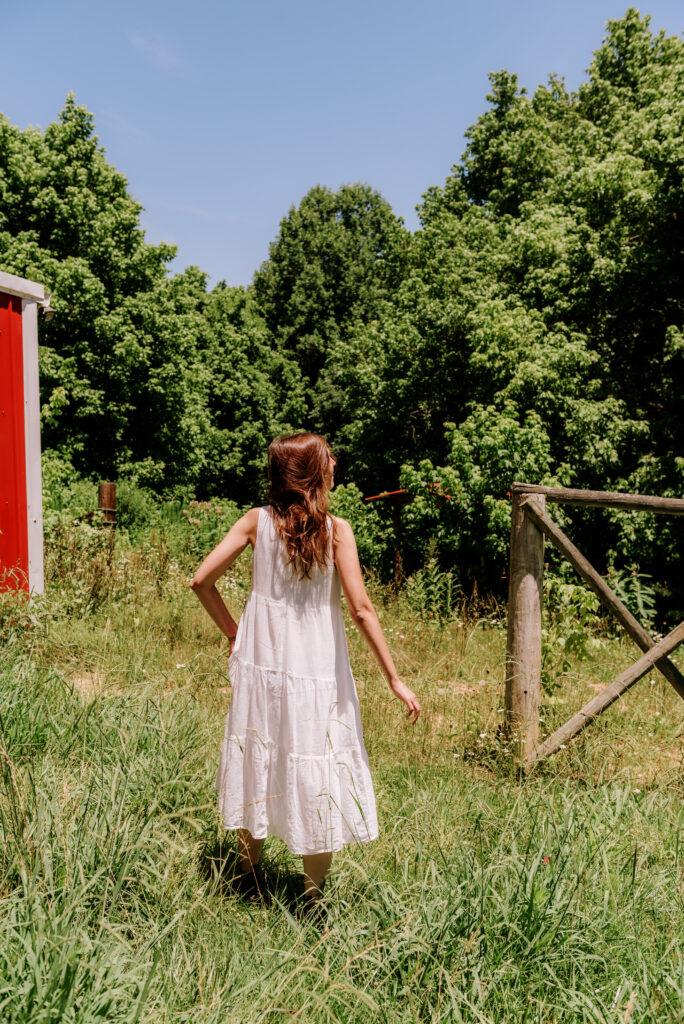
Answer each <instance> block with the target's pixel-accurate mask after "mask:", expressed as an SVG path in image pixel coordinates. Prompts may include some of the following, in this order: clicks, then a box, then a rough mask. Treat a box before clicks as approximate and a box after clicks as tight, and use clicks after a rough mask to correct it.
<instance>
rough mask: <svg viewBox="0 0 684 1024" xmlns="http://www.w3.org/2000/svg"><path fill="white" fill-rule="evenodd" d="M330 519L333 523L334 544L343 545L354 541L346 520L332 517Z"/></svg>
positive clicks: (352, 532)
mask: <svg viewBox="0 0 684 1024" xmlns="http://www.w3.org/2000/svg"><path fill="white" fill-rule="evenodd" d="M330 518H331V519H332V522H333V540H334V542H335V544H340V543H341V544H344V543H345V541H346V542H347V543H349V542H350V541H353V540H354V531H353V530H352V528H351V526H350V525H349V523H348V522H347V520H346V519H342V518H341V517H340V516H333V515H331V516H330Z"/></svg>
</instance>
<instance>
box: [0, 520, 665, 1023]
mask: <svg viewBox="0 0 684 1024" xmlns="http://www.w3.org/2000/svg"><path fill="white" fill-rule="evenodd" d="M201 511H202V514H204V513H205V511H206V510H201ZM181 513H182V510H179V516H180V514H181ZM209 514H211V513H209ZM186 518H188V517H186ZM193 518H197V516H194V517H193ZM162 526H163V524H162ZM162 526H157V527H156V528H155V530H154V531H153V532H152V533H149V532H148V534H147V535H143V536H141V537H139V538H138V539H137V540H136V542H135V544H133V543H132V542H130V541H126V539H125V537H120V538H118V539H115V540H110V535H109V534H106V533H101V532H100V531H99V530H97V529H96V528H95V527H88V530H90V529H92V531H93V533H92V535H91V534H88V533H87V532H86V534H85V535H84V536H80V533H81V531H83V529H84V527H83V524H80V525H74V524H73V523H72V524H69V523H65V524H64V534H63V536H62V537H61V538H60V537H59V536H58V537H57V539H56V541H55V546H53V548H52V550H51V553H50V557H49V560H48V562H49V579H50V583H49V589H48V594H47V596H46V598H45V599H44V600H43V601H42V602H38V603H37V604H36V605H35V606H34V607H32V608H30V609H28V608H26V607H24V606H23V605H22V604H21V603H17V602H13V601H12V600H11V599H9V598H7V599H5V600H4V603H3V605H2V609H0V624H1V628H2V629H3V630H4V634H3V636H4V652H3V658H2V662H1V664H0V829H1V830H2V837H3V844H2V851H1V853H0V913H1V919H2V922H3V923H2V932H1V935H0V1019H2V1020H3V1021H4V1020H7V1021H9V1022H28V1021H31V1022H34V1021H36V1022H43V1021H44V1022H46V1024H47V1022H48V1021H49V1022H53V1021H57V1020H59V1021H67V1022H68V1021H73V1022H79V1024H81V1022H90V1021H121V1022H141V1024H142V1022H167V1021H168V1022H171V1021H174V1022H175V1021H178V1022H181V1021H182V1022H193V1024H194V1022H198V1024H199V1022H207V1024H208V1022H216V1024H218V1022H225V1021H231V1022H232V1021H240V1022H242V1021H244V1022H248V1024H251V1022H257V1021H259V1022H262V1021H277V1020H282V1019H287V1018H293V1019H296V1020H300V1021H310V1022H376V1021H377V1022H392V1024H394V1022H399V1024H404V1022H406V1024H409V1022H410V1024H414V1022H416V1021H435V1022H437V1021H439V1022H452V1021H454V1022H457V1021H467V1022H471V1021H473V1022H496V1024H499V1022H508V1021H510V1022H516V1024H518V1022H521V1021H527V1022H542V1021H544V1022H547V1021H550V1022H571V1021H572V1022H576V1021H587V1022H599V1021H600V1022H627V1021H630V1020H631V1021H633V1022H636V1021H640V1022H641V1021H653V1022H656V1021H658V1022H663V1021H665V1022H669V1021H671V1022H675V1021H681V1019H682V1018H683V1017H684V962H683V958H682V940H681V936H682V923H683V917H682V909H683V908H682V891H681V877H682V864H681V854H680V836H681V834H682V828H683V826H684V811H683V809H682V781H683V775H682V769H681V745H680V740H679V737H678V736H677V735H676V733H677V729H678V726H679V722H680V721H681V713H680V711H679V707H680V705H679V704H678V701H677V698H676V696H671V691H670V689H669V688H668V687H667V684H661V683H660V681H658V680H657V679H656V678H655V677H653V680H652V684H651V680H644V681H642V683H641V684H640V685H639V687H637V688H635V690H634V692H633V693H631V694H629V695H627V696H626V697H625V698H624V700H623V701H621V702H619V703H618V704H617V705H616V706H615V708H614V709H612V710H611V711H610V712H609V713H608V714H607V715H606V716H605V718H604V719H603V720H602V721H601V722H600V723H598V724H597V725H596V726H595V727H593V728H592V729H591V730H588V731H587V732H586V734H585V735H584V736H583V737H581V738H580V739H579V741H578V742H577V743H575V744H571V745H570V746H569V747H568V749H567V750H566V751H562V752H561V754H560V756H559V757H558V758H557V759H556V760H555V761H554V762H553V763H551V764H549V765H548V766H547V767H546V768H544V769H543V770H541V771H540V772H538V773H537V774H535V775H534V776H532V777H531V778H530V779H527V780H526V781H524V782H521V781H519V780H518V779H517V777H516V773H515V771H514V770H513V769H512V765H511V759H510V752H509V751H508V748H507V747H506V743H505V738H504V737H503V736H501V734H500V733H499V732H498V724H499V722H500V719H501V714H500V711H499V708H500V707H501V697H502V674H503V673H502V669H503V658H504V646H505V631H504V626H505V623H503V622H502V618H501V614H500V611H497V609H496V608H494V607H483V606H480V607H472V606H467V605H466V604H464V603H463V602H458V603H456V604H455V605H454V606H453V607H450V608H448V609H445V606H444V604H443V603H442V604H440V606H439V608H438V609H437V611H436V613H435V614H430V613H429V608H428V610H427V611H426V612H425V614H421V613H420V612H419V611H418V610H417V609H416V608H415V601H416V590H415V589H414V591H413V593H409V594H406V595H405V594H402V593H400V594H399V595H396V594H393V593H392V592H391V591H390V590H385V589H384V588H382V587H381V586H380V585H379V584H376V583H373V581H371V582H370V587H371V590H372V595H373V598H374V601H375V603H376V606H377V607H378V610H379V613H380V615H381V618H382V621H383V625H384V627H385V629H386V632H387V636H388V639H389V641H390V646H391V647H392V649H393V651H394V653H395V655H396V659H397V663H398V665H399V666H400V669H401V671H402V673H403V674H404V676H405V678H406V679H407V681H409V682H410V685H412V686H414V688H416V690H417V691H418V692H419V694H420V696H421V701H422V703H423V705H424V708H425V710H424V713H423V717H422V719H421V720H420V721H419V723H418V725H417V727H416V728H415V729H414V730H411V729H409V728H405V727H404V725H403V722H402V720H401V709H400V707H399V705H398V704H396V705H395V704H392V703H391V700H390V697H389V694H388V691H387V689H386V687H385V686H384V683H383V682H382V680H381V678H380V676H379V673H378V671H377V669H376V668H375V667H374V664H373V662H372V658H371V656H370V654H369V653H368V651H367V649H366V648H365V646H364V645H363V642H362V640H361V638H360V637H359V636H358V634H357V633H356V632H355V631H354V630H353V628H352V626H351V624H350V623H347V626H348V630H349V632H348V636H349V644H350V651H351V656H352V663H353V668H354V672H355V676H356V679H357V685H358V689H359V693H360V698H361V702H362V713H363V718H364V728H365V735H366V740H367V746H368V748H369V754H370V757H371V762H372V770H373V776H374V780H375V784H376V791H377V799H378V808H379V814H380V821H381V829H382V831H381V837H380V839H379V840H378V841H377V842H375V843H373V844H370V845H368V846H364V847H359V848H354V847H351V848H347V849H346V850H345V851H344V852H343V853H342V854H340V855H338V856H337V857H336V858H335V863H334V866H333V872H332V875H331V878H330V883H329V886H328V888H327V891H326V896H325V901H324V908H325V916H324V919H323V921H318V922H316V921H312V920H309V919H303V920H302V919H300V918H299V917H298V915H297V913H296V896H297V893H298V891H299V884H300V883H299V871H300V867H301V865H300V864H299V863H298V861H297V859H296V858H293V857H292V856H291V855H290V854H289V853H288V851H287V850H286V849H285V848H284V846H283V845H282V844H281V843H279V842H278V841H277V840H271V841H270V842H269V843H267V844H266V847H265V852H264V874H265V886H264V890H263V894H262V897H261V898H256V899H247V898H244V897H241V896H240V895H239V894H238V893H237V892H236V891H235V888H234V886H233V885H232V884H231V878H232V875H233V867H234V853H235V847H234V837H233V836H232V835H231V834H226V833H224V832H223V831H222V829H221V828H220V827H219V824H218V821H217V816H216V812H215V807H214V791H213V785H212V784H213V776H214V772H215V767H216V761H217V756H218V750H219V744H220V738H221V734H222V729H223V718H224V715H225V712H226V710H227V708H228V706H229V701H230V686H229V680H228V678H227V675H226V653H227V652H226V650H225V645H224V642H223V641H222V639H221V637H220V636H219V635H218V634H217V633H216V632H215V631H214V630H213V628H212V626H211V623H210V621H209V620H208V619H207V618H206V617H205V616H204V615H203V613H202V611H201V609H200V608H199V606H197V605H196V603H195V602H194V598H193V597H192V595H191V594H190V593H189V591H188V587H187V582H188V579H189V576H190V573H191V571H192V568H193V567H194V560H195V559H196V557H197V555H196V552H195V551H194V550H193V549H192V546H191V545H188V550H187V551H186V552H185V553H184V545H185V540H184V539H183V531H185V532H186V533H188V534H189V535H190V536H192V534H191V532H190V531H192V530H193V529H196V527H194V526H193V524H185V525H183V524H182V523H180V525H176V526H173V524H171V525H169V524H168V523H167V524H166V527H165V529H162ZM57 545H59V548H58V547H57ZM69 559H71V561H69ZM248 583H249V564H248V561H246V562H245V563H244V564H242V565H240V564H239V565H238V566H237V567H236V569H235V571H234V572H232V573H231V574H230V575H229V578H228V579H227V580H226V581H225V588H226V597H227V600H229V601H230V602H231V603H232V605H233V607H234V608H235V610H236V611H237V610H239V607H240V603H241V601H242V600H244V596H245V594H246V590H247V587H248ZM96 584H97V585H96ZM433 597H434V595H430V600H433ZM548 628H549V629H551V630H553V629H556V630H559V629H561V628H562V619H559V620H558V623H557V624H556V625H554V623H553V622H551V623H549V627H548ZM563 628H564V627H563ZM568 628H570V627H568ZM596 639H597V644H596V645H590V646H589V647H588V648H587V649H586V650H584V651H583V652H582V656H581V657H579V656H578V657H577V658H575V659H573V658H571V657H568V655H567V653H565V652H564V653H562V654H557V653H554V652H556V651H557V650H560V649H561V648H562V647H563V645H562V644H558V643H557V642H556V641H557V640H558V635H556V637H555V639H554V644H555V646H554V644H551V645H550V654H549V658H548V659H547V662H549V659H550V664H549V668H550V669H551V670H553V666H554V664H555V677H554V678H555V680H556V683H557V685H554V686H553V687H551V688H550V691H549V693H548V695H547V697H546V699H545V704H544V717H545V719H546V721H545V727H546V728H552V727H553V726H554V725H555V724H557V723H558V722H559V721H560V720H562V718H564V717H567V715H568V714H569V712H570V711H572V710H574V708H575V707H577V706H579V705H580V703H581V702H583V700H584V699H585V698H586V697H587V695H589V694H590V693H591V689H590V688H591V687H597V686H600V685H601V684H602V683H603V682H605V681H607V680H608V679H610V678H611V677H612V676H613V675H615V674H616V673H617V672H618V671H619V670H620V668H621V667H622V666H623V665H624V664H626V663H627V662H628V661H629V660H630V659H631V658H632V656H633V652H632V651H631V650H630V648H629V646H628V645H627V644H623V643H621V642H620V641H619V640H617V639H615V638H611V637H609V636H606V637H604V636H603V635H601V634H600V632H599V633H597V634H596ZM554 658H555V659H556V660H555V662H554V660H553V659H554Z"/></svg>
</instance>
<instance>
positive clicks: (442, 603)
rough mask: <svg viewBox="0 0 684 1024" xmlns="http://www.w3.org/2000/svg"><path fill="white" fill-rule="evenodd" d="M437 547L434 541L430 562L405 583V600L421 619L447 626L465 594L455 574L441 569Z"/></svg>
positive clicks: (432, 540)
mask: <svg viewBox="0 0 684 1024" xmlns="http://www.w3.org/2000/svg"><path fill="white" fill-rule="evenodd" d="M436 547H437V545H436V542H435V540H434V538H431V540H430V543H429V544H428V552H429V557H428V560H427V562H426V563H425V565H424V566H423V568H422V569H419V570H418V571H417V572H414V573H413V574H412V575H411V576H409V578H408V579H407V581H406V599H407V601H408V603H409V606H410V607H411V608H413V609H414V611H416V612H418V614H419V615H420V616H421V617H422V618H426V619H436V620H437V621H438V622H446V621H448V620H449V619H450V618H451V617H452V616H453V615H454V614H455V613H456V610H457V607H458V605H459V604H461V603H462V600H463V592H462V590H461V588H460V587H459V586H458V584H457V583H456V581H455V579H454V574H453V572H452V571H451V570H449V571H448V572H444V571H442V570H441V569H440V568H439V563H438V561H437V558H436V556H435V554H434V552H435V550H436Z"/></svg>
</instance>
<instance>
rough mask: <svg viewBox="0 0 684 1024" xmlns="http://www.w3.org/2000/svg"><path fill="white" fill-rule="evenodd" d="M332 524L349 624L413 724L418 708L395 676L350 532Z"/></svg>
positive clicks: (341, 524)
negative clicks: (403, 706) (364, 645)
mask: <svg viewBox="0 0 684 1024" xmlns="http://www.w3.org/2000/svg"><path fill="white" fill-rule="evenodd" d="M334 524H335V530H334V537H333V548H334V552H335V564H336V566H337V571H338V573H339V575H340V582H341V584H342V589H343V590H344V596H345V598H346V601H347V607H348V608H349V614H350V615H351V619H352V622H353V623H354V625H355V626H356V628H357V629H358V630H359V632H360V633H361V634H362V636H363V637H364V639H365V640H366V642H367V644H368V646H369V647H370V649H371V651H372V652H373V654H374V656H375V660H376V661H377V663H378V665H379V666H380V668H381V669H382V671H383V673H384V675H385V678H386V679H387V682H388V683H389V687H390V689H391V691H392V693H393V694H394V695H395V696H396V697H398V698H399V700H403V702H404V704H405V705H406V707H407V708H408V713H407V717H408V718H409V719H410V720H411V722H415V721H416V719H417V718H418V715H419V714H420V704H419V703H418V698H417V697H416V695H415V693H413V692H412V691H411V690H409V688H408V686H406V685H405V683H402V681H401V679H400V678H399V676H398V675H397V670H396V668H395V667H394V662H393V661H392V655H391V654H390V652H389V648H388V647H387V643H386V641H385V635H384V633H383V632H382V626H381V625H380V621H379V619H378V616H377V615H376V612H375V608H374V607H373V605H372V603H371V599H370V598H369V596H368V594H367V592H366V588H365V586H364V582H363V577H362V575H361V566H360V565H359V556H358V552H357V550H356V540H355V539H354V532H353V530H352V528H351V526H350V525H349V523H348V522H346V521H345V520H344V519H338V518H337V517H334Z"/></svg>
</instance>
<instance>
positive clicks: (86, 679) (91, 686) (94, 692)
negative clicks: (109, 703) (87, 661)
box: [71, 672, 104, 701]
mask: <svg viewBox="0 0 684 1024" xmlns="http://www.w3.org/2000/svg"><path fill="white" fill-rule="evenodd" d="M71 682H72V683H73V686H74V689H75V690H76V692H77V693H80V695H81V697H83V699H84V700H86V701H90V700H95V698H96V697H99V695H100V694H101V693H102V689H103V685H104V680H103V678H102V676H101V675H100V673H99V672H86V673H85V674H84V675H82V676H72V677H71Z"/></svg>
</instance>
